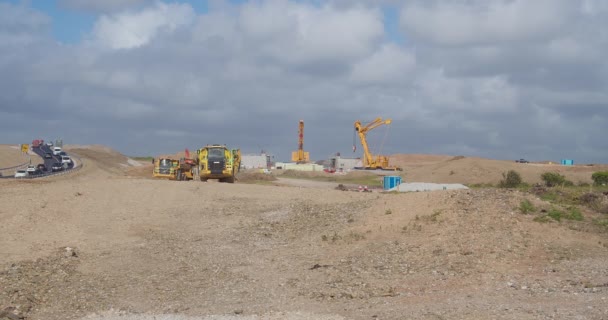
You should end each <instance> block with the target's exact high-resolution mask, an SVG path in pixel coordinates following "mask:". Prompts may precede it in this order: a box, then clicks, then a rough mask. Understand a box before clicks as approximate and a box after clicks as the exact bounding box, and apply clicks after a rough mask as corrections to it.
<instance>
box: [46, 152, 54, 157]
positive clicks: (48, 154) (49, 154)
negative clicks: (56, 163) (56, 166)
mask: <svg viewBox="0 0 608 320" xmlns="http://www.w3.org/2000/svg"><path fill="white" fill-rule="evenodd" d="M44 158H45V159H53V155H52V154H51V153H50V152H45V153H44Z"/></svg>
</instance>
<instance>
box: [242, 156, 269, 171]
mask: <svg viewBox="0 0 608 320" xmlns="http://www.w3.org/2000/svg"><path fill="white" fill-rule="evenodd" d="M270 161H271V156H270V155H268V154H265V153H262V154H245V155H243V156H242V157H241V169H268V167H269V166H270Z"/></svg>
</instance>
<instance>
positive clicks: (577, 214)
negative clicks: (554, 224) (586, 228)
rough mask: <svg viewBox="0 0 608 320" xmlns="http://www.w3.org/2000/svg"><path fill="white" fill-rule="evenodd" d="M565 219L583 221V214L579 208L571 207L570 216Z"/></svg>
mask: <svg viewBox="0 0 608 320" xmlns="http://www.w3.org/2000/svg"><path fill="white" fill-rule="evenodd" d="M564 218H566V219H568V220H576V221H582V220H583V214H582V213H581V211H580V210H579V209H578V208H577V207H570V208H569V209H568V215H566V216H564Z"/></svg>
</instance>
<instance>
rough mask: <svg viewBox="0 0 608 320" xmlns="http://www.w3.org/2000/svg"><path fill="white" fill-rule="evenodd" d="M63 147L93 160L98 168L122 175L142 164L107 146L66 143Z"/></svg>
mask: <svg viewBox="0 0 608 320" xmlns="http://www.w3.org/2000/svg"><path fill="white" fill-rule="evenodd" d="M64 149H65V150H66V151H68V152H73V153H75V154H76V155H77V156H79V157H82V158H84V159H89V160H91V161H94V162H95V164H96V165H97V166H98V167H99V168H100V169H102V170H104V171H107V172H110V173H115V174H121V175H123V174H125V172H126V171H128V170H129V169H130V168H132V167H139V166H141V165H142V164H141V163H140V162H138V161H135V160H133V159H131V158H129V157H127V156H125V155H123V154H122V153H120V152H118V151H116V150H114V149H112V148H109V147H107V146H102V145H66V146H65V147H64Z"/></svg>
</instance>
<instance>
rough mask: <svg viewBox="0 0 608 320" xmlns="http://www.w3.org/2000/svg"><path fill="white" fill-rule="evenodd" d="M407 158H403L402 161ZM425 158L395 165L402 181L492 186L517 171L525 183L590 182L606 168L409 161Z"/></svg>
mask: <svg viewBox="0 0 608 320" xmlns="http://www.w3.org/2000/svg"><path fill="white" fill-rule="evenodd" d="M405 158H407V157H406V156H402V157H401V159H405ZM416 158H418V159H424V160H425V161H418V162H398V163H397V165H400V166H401V167H402V168H403V169H404V172H403V173H402V174H400V175H401V176H402V178H403V181H405V182H433V183H464V184H488V183H489V184H493V185H496V184H498V183H499V182H500V180H501V179H502V178H503V177H502V174H503V173H506V172H507V171H509V170H515V171H517V172H518V173H519V174H520V175H521V176H522V179H523V180H524V181H525V182H527V183H538V182H541V178H540V176H541V174H543V173H544V172H558V173H560V174H562V175H564V176H566V178H567V179H568V180H570V181H572V182H574V183H579V182H585V183H590V182H592V180H591V174H593V172H596V171H601V170H606V169H608V166H606V165H594V166H587V165H581V166H562V165H557V164H542V163H516V162H515V161H510V160H509V161H505V160H493V159H485V158H477V157H464V156H455V157H449V156H429V157H420V156H418V155H416V156H414V157H412V159H416Z"/></svg>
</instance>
